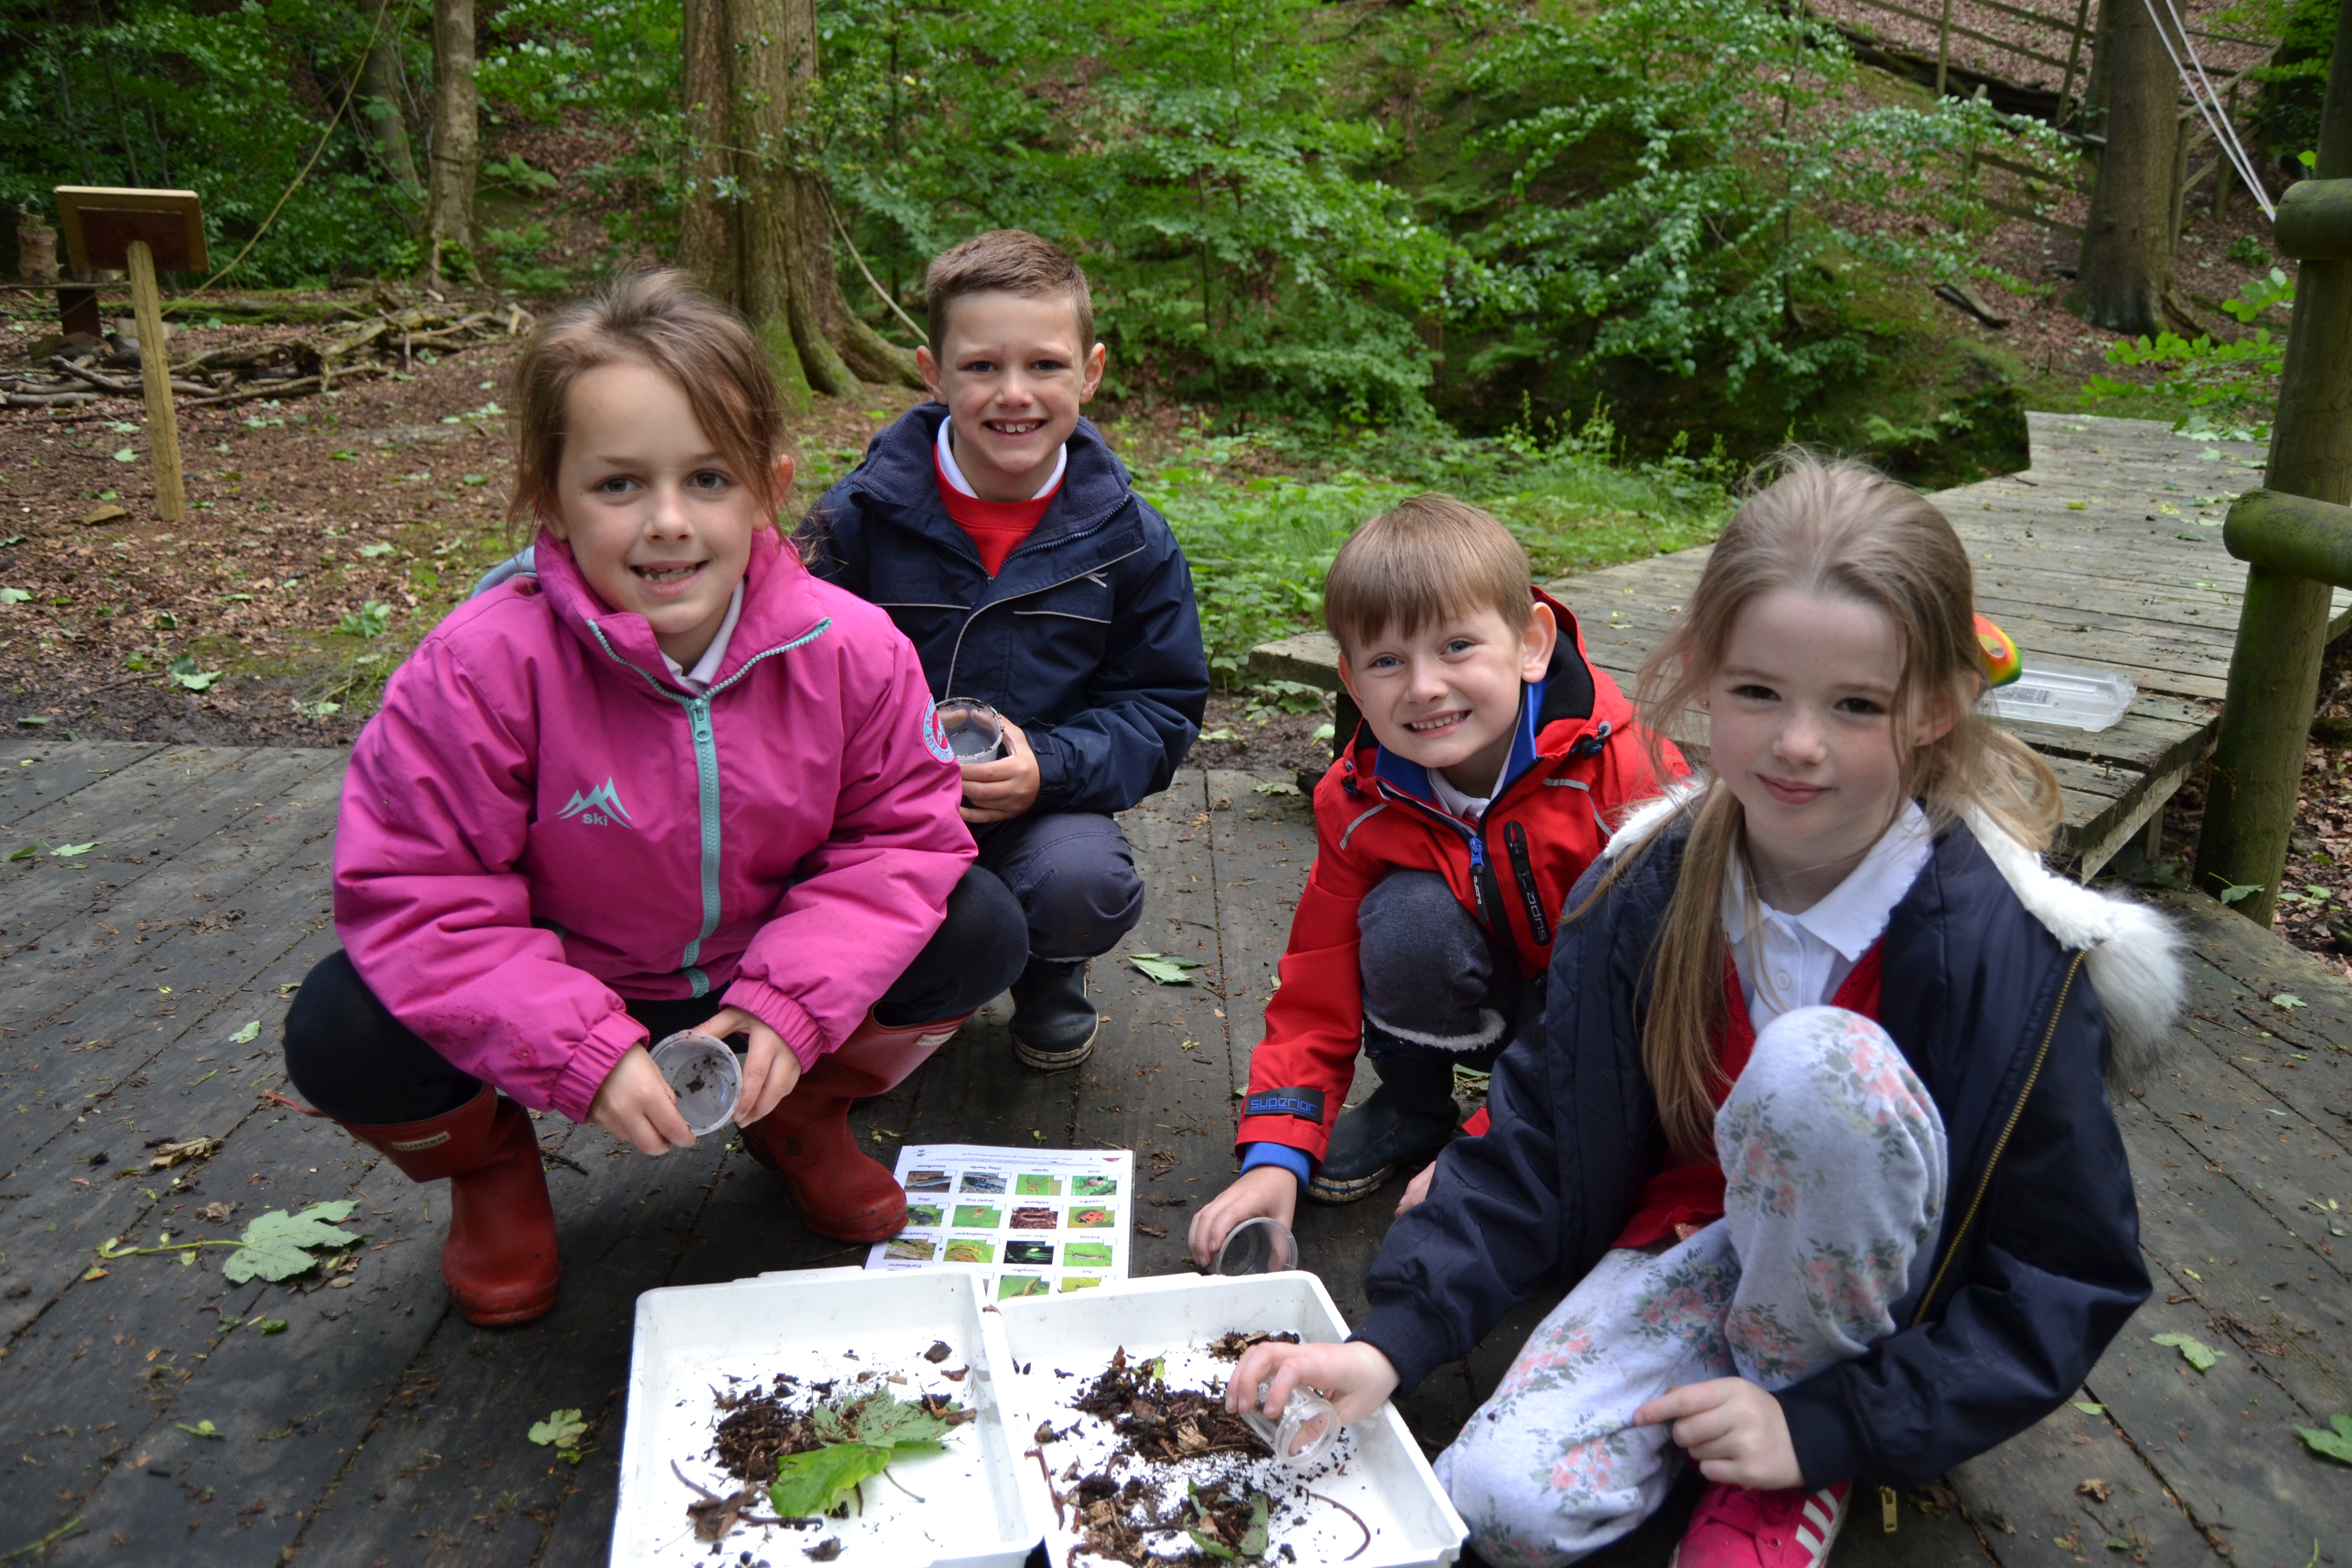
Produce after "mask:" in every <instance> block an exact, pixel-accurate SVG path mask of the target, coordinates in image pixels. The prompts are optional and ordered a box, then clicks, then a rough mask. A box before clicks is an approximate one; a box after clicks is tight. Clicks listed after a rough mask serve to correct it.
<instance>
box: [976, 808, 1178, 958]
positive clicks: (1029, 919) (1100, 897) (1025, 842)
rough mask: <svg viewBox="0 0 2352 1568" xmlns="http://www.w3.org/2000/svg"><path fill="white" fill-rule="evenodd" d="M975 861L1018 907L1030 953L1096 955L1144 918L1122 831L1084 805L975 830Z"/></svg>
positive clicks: (1138, 881) (1139, 889)
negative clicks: (977, 852) (977, 847)
mask: <svg viewBox="0 0 2352 1568" xmlns="http://www.w3.org/2000/svg"><path fill="white" fill-rule="evenodd" d="M972 837H973V838H974V839H975V840H977V841H978V842H979V845H980V863H981V865H982V867H983V868H985V869H987V870H989V871H992V872H993V873H995V874H996V876H997V877H998V878H1000V879H1002V880H1003V884H1004V886H1005V888H1006V889H1008V890H1009V891H1010V892H1011V893H1012V895H1013V899H1014V900H1016V901H1017V902H1018V903H1019V904H1020V906H1021V913H1022V918H1023V921H1024V923H1025V925H1026V926H1027V929H1028V944H1029V953H1030V956H1032V957H1034V958H1038V959H1042V960H1044V961H1045V962H1046V963H1071V962H1073V961H1074V960H1077V959H1086V958H1097V957H1100V956H1101V955H1102V954H1104V953H1106V952H1109V951H1110V950H1111V949H1112V948H1114V947H1116V946H1118V939H1119V938H1121V937H1123V936H1125V935H1126V934H1127V933H1128V932H1129V931H1133V930H1134V929H1135V922H1136V921H1139V920H1141V919H1142V918H1143V879H1142V878H1141V877H1139V876H1137V875H1136V872H1135V855H1134V853H1133V851H1131V850H1130V849H1129V848H1128V845H1127V836H1126V835H1125V834H1123V833H1121V832H1120V831H1119V830H1118V824H1117V823H1116V822H1113V821H1112V820H1111V819H1110V818H1109V817H1108V816H1100V815H1097V813H1094V812H1088V811H1056V812H1030V813H1027V814H1026V815H1024V816H1016V817H1014V818H1013V819H1012V820H1011V821H1009V822H992V823H990V824H988V825H986V826H982V827H976V828H974V829H973V830H972Z"/></svg>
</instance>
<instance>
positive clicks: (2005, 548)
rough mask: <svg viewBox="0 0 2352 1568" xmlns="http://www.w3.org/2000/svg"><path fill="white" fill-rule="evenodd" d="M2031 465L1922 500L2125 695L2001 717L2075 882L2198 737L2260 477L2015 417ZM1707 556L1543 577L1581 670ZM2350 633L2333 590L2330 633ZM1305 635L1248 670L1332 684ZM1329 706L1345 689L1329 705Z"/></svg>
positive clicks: (2068, 657) (2177, 776)
mask: <svg viewBox="0 0 2352 1568" xmlns="http://www.w3.org/2000/svg"><path fill="white" fill-rule="evenodd" d="M2026 421H2027V425H2028V429H2029V434H2030V436H2031V438H2032V457H2033V466H2032V468H2027V469H2026V470H2025V471H2024V472H2023V473H2021V474H2012V475H2008V476H2006V477H2004V478H2001V479H1987V480H1985V481H1983V482H1982V483H1979V484H1973V485H1964V486H1962V487H1960V488H1959V489H1951V490H1945V491H1943V492H1942V493H1940V494H1939V495H1937V498H1936V500H1937V503H1938V504H1939V505H1940V506H1942V507H1943V509H1944V510H1945V513H1946V515H1947V516H1948V517H1949V518H1950V519H1951V520H1952V525H1953V527H1954V528H1955V529H1957V530H1958V532H1959V535H1960V537H1961V539H1962V540H1964V541H1965V542H1967V544H1968V547H1969V553H1970V554H1971V555H1972V556H1974V557H1975V561H1976V569H1977V592H1978V595H1979V608H1980V609H1981V610H1982V611H1983V612H1984V613H1985V614H1986V615H1988V616H1991V617H1992V618H1993V619H1994V620H1995V621H1997V622H1999V623H2000V625H2001V626H2002V627H2003V629H2005V630H2006V631H2008V633H2009V634H2010V636H2011V637H2014V638H2015V639H2016V640H2017V642H2018V644H2019V646H2020V647H2021V648H2023V649H2024V650H2025V653H2026V657H2027V658H2029V659H2039V660H2042V661H2045V662H2048V663H2053V664H2063V665H2069V666H2074V667H2079V668H2090V669H2096V670H2120V671H2121V672H2123V673H2124V674H2126V675H2127V676H2129V677H2130V678H2131V679H2133V680H2134V681H2135V682H2136V683H2137V685H2138V687H2139V700H2138V701H2137V703H2136V704H2135V705H2134V706H2133V708H2132V710H2131V711H2130V713H2128V714H2127V715H2126V716H2125V718H2124V719H2123V720H2122V721H2120V722H2119V723H2117V724H2116V725H2115V726H2114V727H2113V728H2111V729H2108V730H2105V731H2100V732H2099V733H2097V734H2087V733H2085V732H2084V731H2080V730H2069V729H2063V728H2061V727H2058V726H2055V725H2048V724H2031V723H2021V724H2017V725H2014V726H2012V727H2013V728H2014V729H2015V730H2016V731H2017V732H2018V733H2019V734H2020V735H2021V736H2022V737H2023V738H2024V739H2025V740H2026V742H2028V743H2029V744H2031V745H2032V746H2033V747H2034V749H2035V750H2037V751H2039V752H2042V754H2043V755H2044V756H2045V757H2047V758H2048V759H2049V760H2050V763H2051V766H2052V767H2053V768H2054V769H2055V770H2056V771H2057V773H2058V778H2059V783H2060V784H2062V785H2063V786H2064V789H2065V792H2066V820H2065V829H2064V835H2063V839H2062V841H2061V844H2060V850H2061V853H2063V855H2065V856H2066V857H2067V858H2070V859H2071V860H2073V861H2074V864H2075V866H2076V868H2077V869H2079V870H2080V871H2081V872H2082V874H2083V875H2084V876H2089V875H2091V874H2092V873H2094V872H2095V871H2097V870H2098V869H2099V868H2101V867H2103V866H2105V864H2106V863H2107V862H2108V861H2109V860H2110V859H2112V858H2114V857H2115V855H2116V853H2117V851H2119V850H2121V849H2123V848H2124V847H2126V845H2128V844H2130V843H2131V842H2132V841H2133V839H2134V838H2135V837H2137V836H2138V835H2140V834H2141V833H2142V832H2143V831H2149V832H2153V831H2160V829H2161V826H2162V822H2163V806H2164V803H2165V802H2166V801H2167V800H2168V799H2169V798H2170V797H2171V795H2172V793H2173V792H2174V791H2175V790H2177V789H2179V787H2180V784H2181V781H2182V780H2183V779H2185V778H2186V777H2187V776H2188V774H2189V769H2190V768H2191V767H2192V766H2194V765H2195V764H2196V763H2198V762H2200V760H2202V758H2203V757H2204V755H2205V753H2206V752H2207V751H2209V750H2210V748H2211V746H2212V744H2213V736H2214V731H2215V729H2216V727H2217V726H2218V724H2219V722H2220V712H2221V708H2220V703H2221V695H2222V690H2223V688H2224V687H2225V686H2226V685H2227V684H2228V681H2229V674H2230V650H2231V644H2232V641H2233V639H2234V638H2235V637H2236V636H2237V630H2238V601H2239V598H2240V596H2241V595H2242V593H2243V591H2244V586H2245V580H2246V568H2245V565H2244V563H2242V562H2238V561H2233V560H2231V558H2230V557H2229V556H2228V555H2227V554H2225V553H2224V552H2222V549H2221V520H2222V514H2223V513H2224V512H2225V511H2226V510H2228V505H2229V501H2230V500H2231V499H2232V498H2233V497H2234V496H2235V494H2236V492H2238V491H2241V490H2246V489H2253V488H2254V487H2255V486H2257V485H2259V484H2260V483H2261V482H2262V467H2261V465H2262V453H2261V449H2260V448H2258V447H2252V446H2249V445H2247V444H2246V443H2244V442H2236V441H2192V440H2189V438H2187V437H2181V436H2178V435H2175V434H2174V433H2173V432H2172V430H2171V429H2170V428H2169V427H2168V426H2164V425H2162V424H2158V423H2157V422H2155V421H2152V420H2146V419H2102V418H2096V417H2090V416H2076V415H2055V414H2029V415H2027V416H2026ZM1707 554H1708V552H1707V551H1706V550H1705V549H1698V550H1685V551H1683V552H1679V553H1676V554H1673V555H1660V556H1655V557H1653V558H1652V559H1650V560H1647V561H1639V562H1635V563H1632V564H1630V565H1625V566H1613V567H1611V568H1609V569H1608V570H1606V571H1602V572H1594V573H1591V574H1588V575H1585V576H1581V577H1568V578H1563V579H1561V580H1559V582H1557V583H1551V584H1546V586H1547V587H1549V589H1550V591H1551V592H1552V593H1553V594H1554V595H1556V596H1558V597H1559V599H1560V600H1561V601H1562V602H1563V603H1565V604H1566V605H1568V606H1569V607H1570V608H1571V609H1573V610H1574V611H1575V612H1576V613H1577V616H1578V617H1579V619H1580V621H1581V622H1582V624H1583V627H1584V637H1585V644H1586V647H1588V648H1589V649H1590V651H1591V655H1592V658H1593V660H1594V662H1596V663H1598V664H1599V665H1600V666H1601V668H1604V669H1606V670H1608V671H1609V672H1610V673H1611V674H1612V675H1614V676H1616V677H1617V678H1618V679H1619V680H1620V681H1621V682H1624V683H1626V684H1627V686H1628V688H1629V689H1630V686H1631V678H1632V676H1633V672H1634V671H1635V670H1636V669H1638V668H1640V666H1641V663H1642V660H1643V658H1646V657H1647V656H1648V654H1649V651H1650V649H1651V648H1652V647H1654V646H1655V645H1656V643H1657V641H1658V640H1659V638H1660V637H1663V636H1664V633H1665V631H1666V629H1667V627H1668V626H1671V625H1672V624H1673V622H1674V619H1675V615H1676V614H1677V613H1678V612H1679V611H1680V610H1681V608H1682V604H1683V600H1684V598H1685V595H1687V594H1688V593H1689V591H1690V588H1691V586H1692V584H1695V583H1696V582H1697V581H1698V574H1699V571H1700V569H1701V568H1702V567H1703V566H1704V565H1705V564H1706V558H1707ZM2347 625H2352V594H2345V593H2342V592H2339V593H2338V594H2337V595H2336V623H2335V630H2336V631H2338V632H2341V631H2342V630H2343V629H2344V628H2345V627H2346V626H2347ZM1337 656H1338V650H1337V649H1336V648H1335V647H1334V646H1333V645H1332V642H1331V639H1330V638H1329V637H1326V636H1324V635H1323V634H1322V633H1320V632H1316V633H1311V634H1307V635H1304V636H1300V637H1287V638H1285V639H1283V640H1282V641H1280V642H1276V643H1269V644H1267V645H1265V647H1261V648H1258V649H1255V650H1254V652H1253V655H1252V658H1251V668H1252V670H1253V671H1254V672H1255V673H1256V674H1258V675H1260V676H1262V677H1269V678H1281V679H1291V680H1302V681H1307V682H1308V683H1310V684H1314V685H1319V686H1321V687H1323V688H1325V689H1327V690H1328V689H1337V687H1338V684H1339V678H1338V673H1337V667H1336V662H1335V661H1336V658H1337ZM1344 700H1345V697H1344V694H1343V695H1342V701H1344Z"/></svg>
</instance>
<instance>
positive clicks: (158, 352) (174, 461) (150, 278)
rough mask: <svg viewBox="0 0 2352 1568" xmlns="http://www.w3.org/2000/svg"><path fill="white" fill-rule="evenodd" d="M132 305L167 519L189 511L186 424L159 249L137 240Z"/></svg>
mask: <svg viewBox="0 0 2352 1568" xmlns="http://www.w3.org/2000/svg"><path fill="white" fill-rule="evenodd" d="M130 259H131V313H132V314H133V315H135V316H136V317H138V319H139V378H140V380H141V381H142V382H143V383H144V384H145V385H146V389H147V453H148V457H149V458H150V459H151V460H152V463H153V465H154V468H155V510H156V511H157V513H158V514H160V515H161V516H162V518H163V521H165V522H177V521H180V520H181V519H182V518H184V517H185V516H187V515H188V498H187V494H186V492H185V491H184V490H183V489H181V487H180V427H179V426H178V425H177V424H176V423H175V422H174V421H173V417H172V359H171V354H170V353H169V352H168V351H166V350H165V349H164V347H163V295H161V294H160V293H158V292H157V291H156V289H155V253H154V252H153V251H152V250H150V249H148V248H147V242H146V241H145V240H143V239H134V240H132V241H131V256H130Z"/></svg>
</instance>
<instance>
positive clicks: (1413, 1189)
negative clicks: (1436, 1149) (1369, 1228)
mask: <svg viewBox="0 0 2352 1568" xmlns="http://www.w3.org/2000/svg"><path fill="white" fill-rule="evenodd" d="M1436 1178H1437V1162H1436V1161H1434V1160H1432V1161H1431V1162H1430V1163H1428V1164H1426V1165H1423V1167H1422V1168H1421V1174H1419V1175H1417V1176H1415V1177H1414V1178H1413V1179H1412V1181H1410V1182H1407V1183H1406V1184H1404V1196H1402V1197H1401V1198H1399V1199H1397V1213H1398V1214H1399V1215H1402V1214H1403V1213H1404V1211H1405V1210H1407V1209H1410V1208H1419V1207H1420V1206H1421V1204H1422V1200H1423V1199H1424V1198H1426V1197H1428V1196H1429V1184H1430V1183H1431V1182H1433V1181H1434V1180H1436Z"/></svg>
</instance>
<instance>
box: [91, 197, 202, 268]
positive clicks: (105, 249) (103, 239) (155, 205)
mask: <svg viewBox="0 0 2352 1568" xmlns="http://www.w3.org/2000/svg"><path fill="white" fill-rule="evenodd" d="M54 194H55V195H56V196H57V199H58V229H59V230H60V231H61V232H62V233H63V234H64V235H65V239H66V253H67V254H68V256H69V257H70V258H72V260H73V264H74V266H75V267H77V268H92V267H103V268H113V269H114V270H116V271H124V270H127V269H128V268H130V266H131V241H132V240H134V239H143V240H145V241H146V242H147V248H148V249H149V250H150V251H152V252H153V253H154V258H155V269H156V270H157V271H159V272H202V271H203V270H205V268H207V267H209V266H211V265H212V260H211V258H209V257H208V256H207V255H206V254H205V223H204V214H203V208H202V205H201V204H200V203H199V201H198V199H197V196H196V193H195V192H194V191H139V190H122V189H118V188H114V187H111V186H106V185H59V186H58V187H57V188H56V190H55V192H54Z"/></svg>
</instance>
